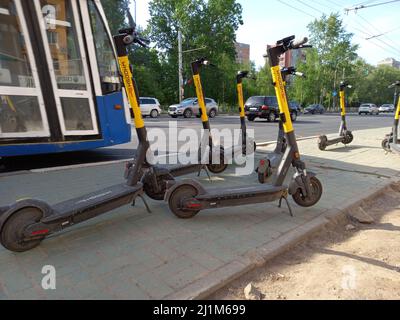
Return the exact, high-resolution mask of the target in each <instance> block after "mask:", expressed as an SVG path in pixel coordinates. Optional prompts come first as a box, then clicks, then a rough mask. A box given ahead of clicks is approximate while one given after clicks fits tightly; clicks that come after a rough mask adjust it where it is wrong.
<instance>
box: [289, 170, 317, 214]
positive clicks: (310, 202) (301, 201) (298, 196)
mask: <svg viewBox="0 0 400 320" xmlns="http://www.w3.org/2000/svg"><path fill="white" fill-rule="evenodd" d="M310 190H311V194H310V195H308V196H307V197H305V196H304V195H303V193H302V191H301V189H299V190H297V192H296V193H295V194H293V196H292V197H293V200H294V202H296V203H297V204H298V205H299V206H300V207H304V208H308V207H312V206H314V205H316V204H317V203H318V201H319V200H320V199H321V197H322V192H323V187H322V183H321V181H319V180H318V179H317V178H316V177H311V178H310Z"/></svg>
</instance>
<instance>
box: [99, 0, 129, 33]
mask: <svg viewBox="0 0 400 320" xmlns="http://www.w3.org/2000/svg"><path fill="white" fill-rule="evenodd" d="M130 2H131V1H130V0H101V4H102V5H103V8H104V11H105V13H106V16H107V20H108V25H109V26H110V29H111V34H117V33H118V30H120V29H121V28H122V27H123V26H124V25H125V18H126V14H127V12H128V11H129V6H130Z"/></svg>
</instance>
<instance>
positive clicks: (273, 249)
mask: <svg viewBox="0 0 400 320" xmlns="http://www.w3.org/2000/svg"><path fill="white" fill-rule="evenodd" d="M399 182H400V178H392V179H390V180H389V181H387V182H385V183H384V184H382V186H381V187H380V188H379V189H376V188H375V189H370V190H367V191H366V192H364V193H363V194H360V195H358V196H356V197H355V198H353V199H351V200H349V201H346V202H344V203H343V204H342V205H340V207H339V208H334V209H329V210H325V211H323V212H322V213H321V215H320V216H318V217H316V218H315V219H313V220H311V221H309V222H307V223H305V224H303V225H301V226H299V227H297V228H296V229H294V230H291V231H289V232H288V233H286V234H284V235H282V236H280V237H279V238H277V239H275V240H273V241H272V242H270V243H268V244H266V245H264V246H260V247H258V248H257V249H254V250H253V251H250V252H248V253H246V254H245V255H244V256H242V259H240V260H238V259H236V260H234V261H232V262H230V263H227V264H226V265H224V266H222V267H221V268H219V269H217V270H216V271H214V272H212V274H210V275H209V276H206V277H204V278H202V279H199V280H197V281H195V282H193V283H191V284H189V285H188V286H186V287H184V288H183V289H181V290H180V291H178V292H175V293H173V294H171V295H169V296H167V297H165V298H164V299H167V300H204V299H207V297H209V296H210V295H212V294H213V293H215V292H216V291H218V290H219V289H222V288H223V287H225V286H227V285H228V284H229V283H231V282H232V281H234V280H236V279H238V278H240V277H241V276H242V275H244V274H246V273H248V272H249V271H251V270H253V269H256V268H258V267H261V266H263V265H264V264H266V263H267V262H268V261H269V260H271V259H273V258H274V257H276V256H278V255H280V254H282V253H284V252H285V251H287V250H289V249H291V248H292V247H294V246H295V245H296V244H298V243H300V242H302V241H304V240H306V239H308V238H310V237H311V236H313V235H315V234H316V233H318V232H320V231H321V230H323V229H324V228H325V227H328V226H330V225H335V224H337V223H338V222H340V221H343V219H345V218H346V216H347V214H348V212H349V211H351V210H353V209H355V208H356V207H358V206H360V205H361V204H362V203H363V202H364V201H366V200H367V199H368V200H374V199H375V198H377V197H379V196H380V195H381V194H382V193H384V192H386V191H387V190H388V189H389V188H390V187H391V186H392V185H393V184H395V183H399Z"/></svg>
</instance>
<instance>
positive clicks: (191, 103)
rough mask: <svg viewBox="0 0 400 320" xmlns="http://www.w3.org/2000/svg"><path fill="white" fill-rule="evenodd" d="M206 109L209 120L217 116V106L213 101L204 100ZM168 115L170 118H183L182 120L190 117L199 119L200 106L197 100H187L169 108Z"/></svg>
mask: <svg viewBox="0 0 400 320" xmlns="http://www.w3.org/2000/svg"><path fill="white" fill-rule="evenodd" d="M205 101H206V109H207V113H208V116H209V117H210V118H215V117H216V116H217V114H218V104H217V103H216V102H215V100H214V99H210V98H205ZM168 114H169V115H170V117H172V118H178V117H181V116H183V117H184V118H191V117H192V116H197V117H199V115H200V105H199V102H198V100H197V98H187V99H185V100H183V101H182V102H181V103H179V104H174V105H172V106H170V107H169V109H168Z"/></svg>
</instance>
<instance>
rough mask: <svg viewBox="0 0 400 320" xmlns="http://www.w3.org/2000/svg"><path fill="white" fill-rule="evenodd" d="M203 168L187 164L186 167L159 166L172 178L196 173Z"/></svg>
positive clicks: (198, 165) (200, 165)
mask: <svg viewBox="0 0 400 320" xmlns="http://www.w3.org/2000/svg"><path fill="white" fill-rule="evenodd" d="M202 167H203V165H202V164H188V165H162V166H160V168H161V169H163V170H168V172H169V173H170V174H171V175H172V176H173V177H180V176H185V175H187V174H190V173H198V172H199V171H200V169H201V168H202Z"/></svg>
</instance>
